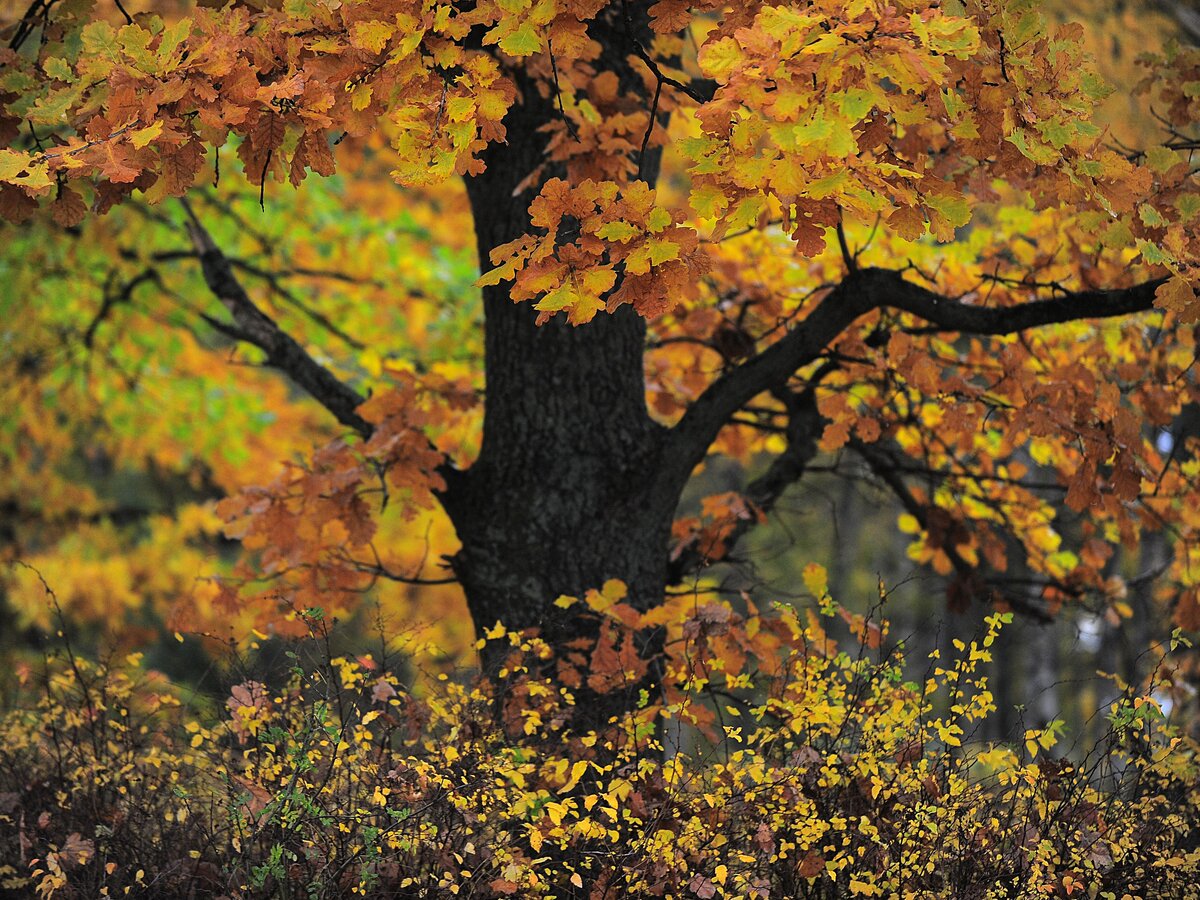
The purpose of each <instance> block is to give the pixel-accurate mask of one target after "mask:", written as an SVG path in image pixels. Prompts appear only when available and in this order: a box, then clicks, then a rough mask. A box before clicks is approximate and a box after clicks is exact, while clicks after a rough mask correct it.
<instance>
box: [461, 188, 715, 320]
mask: <svg viewBox="0 0 1200 900" xmlns="http://www.w3.org/2000/svg"><path fill="white" fill-rule="evenodd" d="M655 195H656V192H655V191H654V190H653V189H652V188H650V187H648V186H647V185H646V183H645V182H642V181H635V182H632V183H630V184H628V185H627V186H625V187H624V189H622V188H621V187H620V185H618V184H617V183H616V182H612V181H605V182H595V181H592V180H591V179H587V180H585V181H583V182H581V183H580V184H575V185H572V184H569V183H568V182H566V181H563V180H562V179H560V178H552V179H550V180H549V181H547V182H546V184H545V185H544V186H543V187H542V189H541V192H540V193H539V194H538V197H537V199H535V200H534V201H533V203H532V204H531V205H530V207H529V211H530V221H531V223H532V224H533V226H534V227H535V228H537V229H539V231H541V232H542V234H541V236H532V235H527V236H525V237H522V238H518V239H517V240H516V241H513V242H511V243H508V244H504V245H502V246H500V247H497V248H495V249H494V250H493V251H492V263H493V264H495V266H496V268H494V269H492V270H491V271H490V272H487V273H486V274H485V275H484V276H483V277H482V278H480V279H479V284H480V285H489V284H499V283H500V282H502V281H507V280H512V281H513V287H512V291H511V295H512V299H513V300H516V301H519V300H528V299H532V298H535V297H538V298H540V299H539V300H538V302H537V303H536V304H535V308H536V309H538V310H540V311H541V315H540V316H539V317H538V322H539V323H541V322H544V321H546V320H548V319H549V318H550V317H551V316H553V315H554V314H555V313H558V312H563V311H565V312H566V313H567V318H568V321H570V322H571V324H573V325H580V324H583V323H584V322H590V321H591V320H592V318H593V317H594V316H595V315H596V313H597V312H598V311H599V310H601V309H608V311H609V312H611V311H612V310H614V309H616V308H617V307H619V306H621V305H623V304H625V303H629V304H632V306H633V308H634V309H636V310H637V311H638V313H640V314H641V315H643V316H647V317H650V316H656V315H659V314H661V313H663V312H665V311H666V310H668V309H670V308H671V307H672V306H673V305H674V304H675V303H677V302H678V301H679V300H681V299H686V298H688V297H689V296H693V295H694V292H695V285H696V279H697V277H698V275H699V274H700V273H701V272H702V271H703V269H704V265H703V262H704V259H703V256H701V255H700V254H699V253H698V252H697V243H698V242H697V236H696V232H695V231H694V230H692V229H690V228H685V227H683V226H681V225H680V223H679V221H678V219H677V217H676V216H675V215H673V214H672V213H671V212H670V211H669V210H668V209H666V208H664V207H662V206H659V205H657V204H656V202H655ZM618 278H620V281H621V284H620V287H619V288H617V289H616V290H613V287H614V286H615V285H616V283H617V280H618Z"/></svg>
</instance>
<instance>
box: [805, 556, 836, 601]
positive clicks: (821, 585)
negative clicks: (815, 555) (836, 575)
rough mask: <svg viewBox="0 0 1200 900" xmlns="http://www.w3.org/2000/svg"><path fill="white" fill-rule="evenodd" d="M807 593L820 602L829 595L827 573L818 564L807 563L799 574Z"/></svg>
mask: <svg viewBox="0 0 1200 900" xmlns="http://www.w3.org/2000/svg"><path fill="white" fill-rule="evenodd" d="M801 577H802V578H803V579H804V586H805V587H806V588H808V592H809V593H810V594H812V595H813V596H814V597H816V598H817V599H818V600H820V599H821V598H822V597H825V596H827V595H828V594H829V573H828V572H826V571H825V567H824V566H822V565H820V564H818V563H809V564H808V565H807V566H805V567H804V572H803V573H802V574H801Z"/></svg>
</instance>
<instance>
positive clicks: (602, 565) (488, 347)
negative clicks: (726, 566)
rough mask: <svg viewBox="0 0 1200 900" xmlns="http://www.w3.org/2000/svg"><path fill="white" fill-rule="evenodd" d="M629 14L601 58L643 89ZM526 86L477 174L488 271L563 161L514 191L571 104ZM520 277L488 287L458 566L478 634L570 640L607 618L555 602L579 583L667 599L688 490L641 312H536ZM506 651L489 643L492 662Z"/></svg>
mask: <svg viewBox="0 0 1200 900" xmlns="http://www.w3.org/2000/svg"><path fill="white" fill-rule="evenodd" d="M623 27H624V26H623V23H620V22H614V21H607V22H606V21H598V22H596V23H594V24H593V27H592V34H593V36H594V37H597V39H598V40H600V41H601V43H602V44H603V45H604V46H605V48H606V50H605V53H604V55H603V56H602V58H601V60H599V61H598V64H597V65H598V68H605V67H607V68H610V69H612V70H614V71H616V72H617V73H618V76H619V77H620V79H621V82H622V85H623V88H624V89H626V90H627V91H631V92H634V91H635V92H636V93H637V95H638V96H640V97H643V98H644V95H645V86H644V82H643V80H642V78H641V77H640V76H639V75H637V74H636V73H634V72H632V71H631V70H630V67H629V63H628V61H627V60H628V53H629V52H631V51H629V50H627V49H624V48H622V47H621V46H620V45H621V44H622V43H623V40H624V33H623V30H622V29H623ZM518 87H519V90H520V100H519V101H518V104H517V105H516V106H514V108H513V109H512V111H511V112H510V113H509V115H508V117H507V119H506V121H505V125H506V127H507V130H508V139H507V143H505V144H496V145H493V146H491V147H489V148H488V150H487V151H486V152H485V154H484V160H485V162H486V165H487V169H486V171H485V172H484V173H483V174H481V175H479V176H477V177H474V178H471V179H468V181H467V190H468V196H469V198H470V203H471V207H472V210H473V213H474V219H475V230H476V240H477V243H478V249H479V258H480V266H481V268H482V269H483V270H485V271H486V269H487V268H489V267H490V266H489V254H490V252H491V250H492V249H493V248H494V247H496V246H498V245H500V244H503V243H506V242H508V241H511V240H514V239H516V238H518V237H520V236H521V235H524V234H526V233H528V232H529V231H530V228H531V226H530V222H529V216H528V211H527V209H528V205H529V202H530V200H531V199H532V198H533V197H534V196H535V195H536V193H537V191H538V188H539V185H540V183H544V180H545V179H547V178H550V177H553V176H554V175H555V174H558V175H561V174H562V172H561V171H558V172H556V171H555V170H554V168H553V167H552V166H547V167H546V170H545V171H544V173H543V179H542V182H539V184H535V185H534V186H532V187H530V188H529V189H528V190H526V191H523V192H521V193H519V194H518V193H517V192H516V191H517V186H518V185H519V184H520V183H521V182H523V181H525V180H526V178H527V176H528V175H529V173H530V172H532V171H533V170H534V169H535V168H537V167H538V166H539V165H542V164H543V163H544V162H545V159H544V148H545V143H546V138H547V135H546V133H545V132H544V131H542V130H540V129H541V127H542V126H543V125H545V124H546V123H547V122H549V121H552V120H553V119H554V118H555V117H557V116H558V115H559V112H558V107H557V106H556V102H555V98H554V97H553V96H550V97H543V96H541V95H540V94H539V93H538V89H537V86H536V85H534V84H532V83H531V82H529V81H527V80H522V79H520V78H519V77H518ZM646 105H647V107H649V102H648V100H647V103H646ZM657 171H658V153H656V152H655V153H652V154H649V155H648V158H647V160H646V161H645V164H644V165H643V166H642V175H643V177H644V178H645V179H647V180H648V181H649V182H650V183H651V184H653V182H654V180H655V178H656V176H657ZM510 287H511V285H510V284H509V283H502V284H500V285H498V286H495V287H487V288H485V289H484V291H483V305H484V314H485V323H486V324H485V328H486V334H485V375H486V405H485V412H484V425H483V443H482V448H481V451H480V455H479V458H478V460H477V461H476V462H475V463H474V465H472V466H471V468H470V469H469V470H468V471H466V472H464V473H461V474H459V475H457V476H456V477H455V478H454V479H453V480H452V482H451V484H450V486H449V490H448V491H447V494H446V496H445V498H444V503H445V506H446V509H447V511H448V512H449V514H450V516H451V519H452V520H453V522H454V525H455V528H456V529H457V531H458V537H459V540H460V541H461V543H462V550H461V551H460V552H459V553H458V555H457V556H456V558H455V559H454V569H455V573H456V575H457V576H458V578H459V579H460V581H461V582H462V586H463V589H464V591H465V593H466V598H467V605H468V608H469V610H470V613H471V616H472V618H473V620H474V624H475V628H476V632H477V633H482V632H483V630H484V629H487V628H490V627H492V626H493V625H494V624H495V623H496V622H497V621H500V622H502V623H503V624H504V625H505V626H506V627H508V628H509V629H510V630H513V629H526V628H536V629H538V630H539V632H540V633H541V634H542V636H543V637H545V638H546V639H547V640H549V642H550V643H551V645H552V646H555V647H562V646H563V645H565V644H566V643H567V642H569V641H571V640H575V639H578V638H580V637H583V636H588V635H590V634H594V623H591V625H589V623H588V622H586V621H584V620H582V619H581V618H580V617H579V616H578V615H577V614H576V613H577V611H576V610H565V611H564V610H562V609H560V608H559V607H557V606H555V605H554V600H555V599H556V598H557V597H558V596H560V595H562V594H567V595H572V596H582V594H583V592H584V591H586V590H587V589H589V588H599V587H601V586H602V585H603V583H604V582H605V581H606V580H608V579H614V578H615V579H620V580H621V581H623V582H625V583H626V585H628V588H629V596H628V600H627V602H630V603H631V604H632V605H634V606H636V607H638V608H640V609H647V608H649V607H651V606H653V605H655V604H657V603H658V602H659V601H660V600H661V598H662V596H663V591H664V588H665V581H666V573H667V546H668V539H669V536H670V526H671V520H672V516H673V514H674V511H675V502H674V500H677V498H674V500H672V498H671V497H669V496H666V497H664V496H658V495H659V494H662V493H663V492H662V491H659V492H657V493H656V492H653V491H651V487H652V485H653V483H654V480H655V473H656V470H657V469H658V463H659V458H660V455H661V448H662V436H663V433H664V429H663V428H662V426H660V425H657V424H656V423H654V422H653V421H652V420H651V418H650V416H649V414H648V412H647V409H646V404H645V381H644V373H643V353H644V342H645V331H646V326H645V322H644V320H643V319H642V318H641V317H640V316H638V315H637V314H636V313H634V311H633V310H632V309H631V308H630V307H628V306H626V307H622V308H621V309H618V310H617V311H616V312H615V313H614V314H612V315H608V314H605V313H603V312H602V313H600V314H599V315H598V316H597V317H596V318H595V319H594V320H593V321H592V322H591V323H589V324H587V325H583V326H579V327H572V326H570V325H567V324H566V323H565V322H564V321H563V316H561V315H560V316H558V317H556V318H555V319H554V320H552V321H550V322H547V323H546V324H544V325H541V326H537V325H535V324H534V322H535V318H536V315H537V313H536V311H535V310H534V309H533V307H532V304H531V303H514V302H513V301H512V300H511V298H510V296H509V289H510ZM652 494H653V495H655V498H654V499H651V496H652ZM589 628H591V629H593V630H592V631H589ZM651 649H652V648H650V647H643V650H644V651H645V652H649V651H650V650H651ZM502 650H503V648H495V649H494V650H491V651H490V652H489V650H485V653H484V660H483V662H484V667H485V670H490V672H491V674H494V673H495V669H496V667H497V666H498V665H499V664H500V661H501V659H502ZM643 686H644V685H643ZM631 699H632V698H631V697H626V698H625V700H624V701H621V703H624V704H625V705H627V704H628V703H629V702H630V701H631ZM618 705H621V704H620V703H619V704H618Z"/></svg>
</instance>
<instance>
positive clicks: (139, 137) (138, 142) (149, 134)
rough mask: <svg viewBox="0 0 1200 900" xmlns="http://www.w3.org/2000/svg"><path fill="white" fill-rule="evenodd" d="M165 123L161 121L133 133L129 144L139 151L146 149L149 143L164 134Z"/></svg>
mask: <svg viewBox="0 0 1200 900" xmlns="http://www.w3.org/2000/svg"><path fill="white" fill-rule="evenodd" d="M162 130H163V123H162V120H161V119H159V120H158V121H157V122H155V123H154V124H153V125H147V126H146V127H145V128H139V129H138V130H137V131H134V132H131V133H130V135H129V142H130V143H131V144H133V146H135V147H137V148H138V149H139V150H140V149H141V148H142V147H145V146H146V145H147V144H148V143H150V142H151V141H152V140H154V139H155V138H156V137H158V136H159V135H160V134H162Z"/></svg>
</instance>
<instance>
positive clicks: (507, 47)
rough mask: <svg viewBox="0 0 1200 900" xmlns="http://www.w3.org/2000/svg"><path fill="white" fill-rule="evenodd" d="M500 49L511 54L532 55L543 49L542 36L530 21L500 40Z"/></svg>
mask: <svg viewBox="0 0 1200 900" xmlns="http://www.w3.org/2000/svg"><path fill="white" fill-rule="evenodd" d="M500 49H501V50H503V51H504V52H505V53H507V54H508V55H509V56H532V55H533V54H534V53H540V52H541V50H542V38H541V35H539V34H538V33H537V31H536V30H535V29H534V27H533V25H532V24H531V23H529V22H524V23H522V25H521V27H519V28H518V29H517V30H516V31H513V32H510V33H509V34H507V35H505V36H504V37H503V38H502V39H501V40H500Z"/></svg>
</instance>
